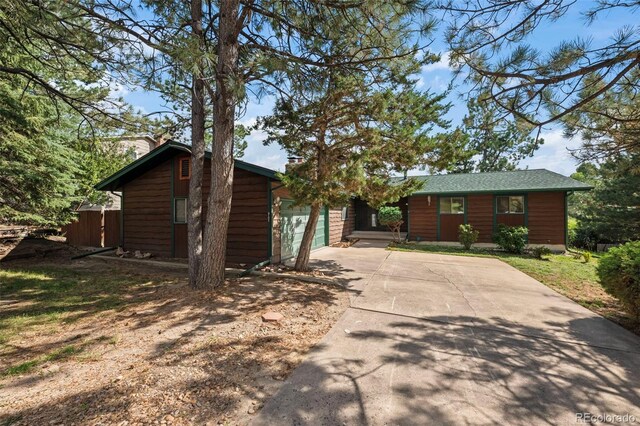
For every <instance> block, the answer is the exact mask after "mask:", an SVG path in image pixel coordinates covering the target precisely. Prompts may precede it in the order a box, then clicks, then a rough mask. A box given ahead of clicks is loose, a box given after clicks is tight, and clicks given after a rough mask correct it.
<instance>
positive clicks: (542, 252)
mask: <svg viewBox="0 0 640 426" xmlns="http://www.w3.org/2000/svg"><path fill="white" fill-rule="evenodd" d="M531 254H532V255H533V257H535V258H536V259H543V258H544V256H549V255H550V254H551V249H550V248H549V247H547V246H538V247H534V248H533V249H531Z"/></svg>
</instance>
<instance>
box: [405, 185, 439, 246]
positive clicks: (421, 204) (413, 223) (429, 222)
mask: <svg viewBox="0 0 640 426" xmlns="http://www.w3.org/2000/svg"><path fill="white" fill-rule="evenodd" d="M437 201H438V197H436V196H432V197H431V205H429V200H428V196H426V195H414V196H411V197H409V237H410V238H411V239H412V240H416V239H420V240H421V241H435V240H436V237H437V220H438V218H437V214H436V202H437Z"/></svg>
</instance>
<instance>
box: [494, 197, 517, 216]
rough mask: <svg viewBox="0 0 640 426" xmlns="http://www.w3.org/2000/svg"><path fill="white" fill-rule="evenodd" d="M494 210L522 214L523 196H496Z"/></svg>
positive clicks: (502, 212) (500, 212)
mask: <svg viewBox="0 0 640 426" xmlns="http://www.w3.org/2000/svg"><path fill="white" fill-rule="evenodd" d="M496 212H497V213H498V214H524V196H523V195H516V196H513V195H510V196H500V197H496Z"/></svg>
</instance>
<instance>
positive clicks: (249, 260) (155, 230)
mask: <svg viewBox="0 0 640 426" xmlns="http://www.w3.org/2000/svg"><path fill="white" fill-rule="evenodd" d="M180 158H181V156H176V157H174V158H173V160H169V161H167V162H166V163H164V164H162V165H160V166H158V167H156V168H154V169H152V170H150V171H149V172H147V173H145V174H144V175H142V176H141V177H139V178H137V179H135V180H133V181H131V182H129V183H127V184H126V186H125V187H124V192H125V207H124V235H125V248H126V249H127V250H141V251H144V252H150V253H152V254H153V255H154V256H158V257H171V255H172V253H171V224H172V221H173V218H172V217H171V162H172V161H173V162H174V167H175V168H174V181H173V187H174V195H175V196H176V197H181V196H184V197H186V196H188V194H189V181H188V180H180V178H179V173H178V170H179V168H178V161H179V160H180ZM210 180H211V162H210V161H208V160H207V162H206V164H205V170H204V176H203V184H202V192H203V203H206V200H207V198H208V196H209V188H210V186H211V185H210V182H211V181H210ZM267 198H268V196H267V178H266V177H264V176H260V175H257V174H255V173H251V172H248V171H245V170H241V169H238V168H236V169H235V170H234V183H233V199H232V202H231V217H230V219H229V230H228V233H227V263H229V264H230V265H237V264H254V263H257V262H261V261H263V260H266V259H267V255H268V244H267V240H268V236H267V232H268V226H269V218H268V214H267ZM206 213H207V209H206V205H205V207H204V208H203V220H205V218H206ZM174 248H175V249H174V256H175V257H187V225H186V224H175V225H174Z"/></svg>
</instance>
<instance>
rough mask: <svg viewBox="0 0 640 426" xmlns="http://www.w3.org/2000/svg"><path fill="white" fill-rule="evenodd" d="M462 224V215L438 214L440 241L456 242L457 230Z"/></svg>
mask: <svg viewBox="0 0 640 426" xmlns="http://www.w3.org/2000/svg"><path fill="white" fill-rule="evenodd" d="M462 224H464V215H463V214H440V240H439V241H458V230H459V227H460V225H462Z"/></svg>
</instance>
